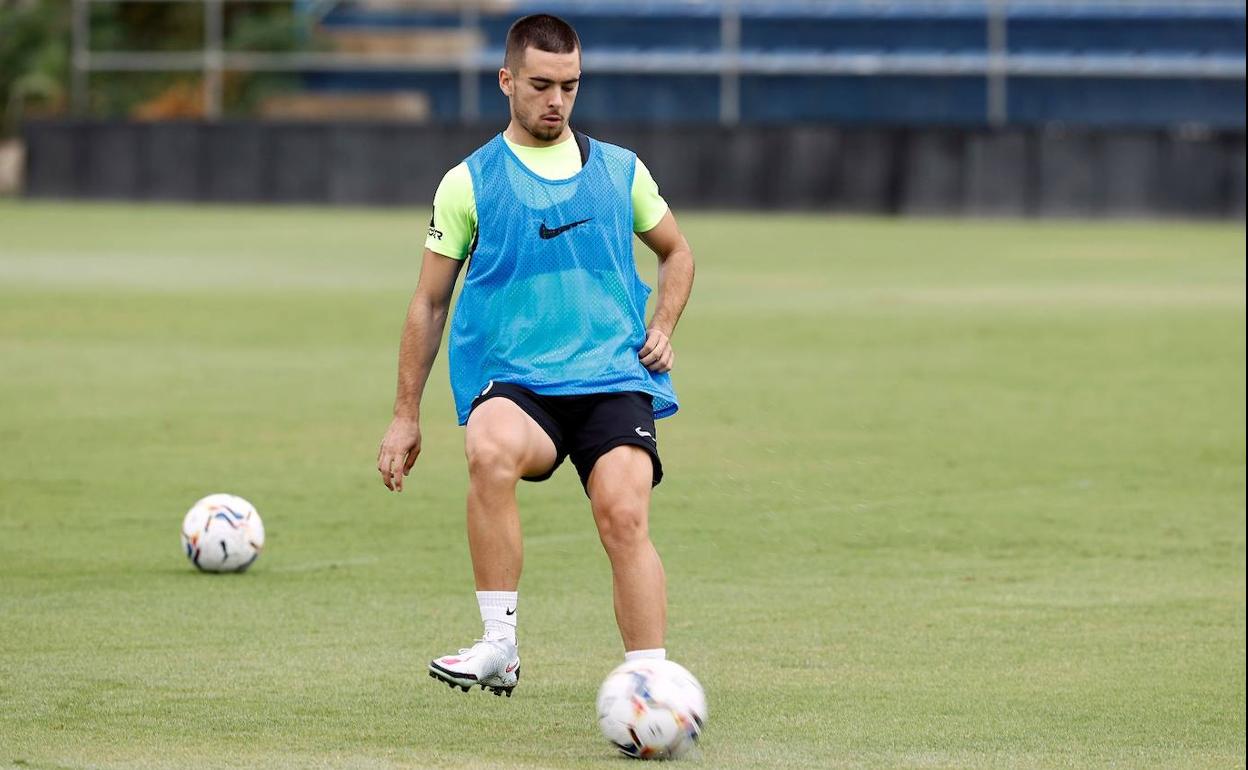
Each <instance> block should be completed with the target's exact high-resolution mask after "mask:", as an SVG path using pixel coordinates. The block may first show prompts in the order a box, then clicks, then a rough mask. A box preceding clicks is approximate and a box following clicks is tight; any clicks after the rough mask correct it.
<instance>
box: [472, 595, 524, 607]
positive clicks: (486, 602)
mask: <svg viewBox="0 0 1248 770" xmlns="http://www.w3.org/2000/svg"><path fill="white" fill-rule="evenodd" d="M518 593H519V592H518V591H477V604H479V605H480V606H481V607H483V608H485V607H489V608H493V609H498V608H500V607H501V608H503V609H508V610H512V611H515V609H516V599H517V594H518Z"/></svg>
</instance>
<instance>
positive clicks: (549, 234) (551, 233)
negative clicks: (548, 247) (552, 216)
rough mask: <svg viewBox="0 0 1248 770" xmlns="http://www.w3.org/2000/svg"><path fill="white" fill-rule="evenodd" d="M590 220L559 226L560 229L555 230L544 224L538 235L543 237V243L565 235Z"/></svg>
mask: <svg viewBox="0 0 1248 770" xmlns="http://www.w3.org/2000/svg"><path fill="white" fill-rule="evenodd" d="M589 219H593V217H590V218H589ZM589 219H581V220H578V221H576V222H569V223H568V224H566V225H559V226H558V227H556V228H554V229H551V228H549V227H547V226H546V223H545V222H543V223H542V226H541V227H539V228H538V229H537V234H538V235H540V236H541V237H542V240H543V241H549V240H550V239H551V238H554V237H555V236H557V235H563V234H564V233H566V232H567V231H569V230H571V229H572V228H574V227H580V226H581V225H583V224H585V223H586V222H588V221H589Z"/></svg>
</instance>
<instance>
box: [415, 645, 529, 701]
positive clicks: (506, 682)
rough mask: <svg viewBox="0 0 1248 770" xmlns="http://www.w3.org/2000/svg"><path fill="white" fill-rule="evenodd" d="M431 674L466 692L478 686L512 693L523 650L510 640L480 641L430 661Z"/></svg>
mask: <svg viewBox="0 0 1248 770" xmlns="http://www.w3.org/2000/svg"><path fill="white" fill-rule="evenodd" d="M429 676H431V677H433V678H434V679H437V680H439V681H442V682H446V683H447V684H448V685H450V686H451V687H452V688H455V687H458V688H460V689H461V690H463V691H464V692H468V690H469V689H471V688H472V687H475V686H478V685H479V686H480V687H481V689H483V690H489V691H490V692H492V693H494V694H495V695H503V694H504V693H505V694H506V695H507V697H508V698H510V697H511V691H512V690H514V689H515V688H516V683H517V682H519V681H520V654H519V653H518V652H516V645H514V644H512V643H511V642H507V641H496V642H495V641H486V640H484V639H478V640H477V643H476V644H474V645H472V646H471V647H469V648H467V649H463V650H460V651H459V652H458V653H456V654H454V655H443V656H442V657H440V658H434V659H433V660H431V661H430V662H429Z"/></svg>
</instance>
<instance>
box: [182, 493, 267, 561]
mask: <svg viewBox="0 0 1248 770" xmlns="http://www.w3.org/2000/svg"><path fill="white" fill-rule="evenodd" d="M182 548H183V550H185V551H186V558H188V559H190V560H191V564H194V565H195V566H196V567H197V568H199V569H200V570H202V571H203V572H242V571H243V570H245V569H247V568H248V567H250V566H251V565H252V563H253V562H255V560H256V559H257V558H259V557H260V552H261V551H262V550H264V522H262V521H260V514H259V513H257V512H256V507H255V506H254V505H252V504H251V503H249V502H247V501H246V500H244V499H243V498H241V497H238V496H237V495H224V494H217V495H208V496H207V497H205V498H204V499H202V500H200V501H199V502H197V503H195V505H193V506H191V510H189V511H187V512H186V518H184V519H182Z"/></svg>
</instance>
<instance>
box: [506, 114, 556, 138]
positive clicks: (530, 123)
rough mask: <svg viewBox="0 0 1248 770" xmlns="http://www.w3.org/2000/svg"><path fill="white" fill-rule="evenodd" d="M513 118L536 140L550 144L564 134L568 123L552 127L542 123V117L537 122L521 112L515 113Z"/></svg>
mask: <svg viewBox="0 0 1248 770" xmlns="http://www.w3.org/2000/svg"><path fill="white" fill-rule="evenodd" d="M513 116H514V117H515V118H516V122H517V123H519V124H520V125H521V126H522V127H523V128H524V130H525V131H528V132H529V134H530V135H531V136H532V137H533V138H534V139H537V140H539V141H542V142H550V141H554V140H555V139H558V138H559V135H560V134H562V133H563V127H564V125H565V123H566V121H565V122H561V123H560V124H559V125H557V126H554V127H551V126H547V125H544V124H543V123H542V118H541V116H540V115H539V116H538V117H537V119H536V120H529V119H528V117H527V116H525V115H522V114H520V113H519V112H514V113H513Z"/></svg>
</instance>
